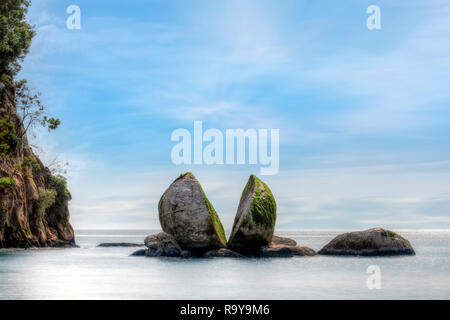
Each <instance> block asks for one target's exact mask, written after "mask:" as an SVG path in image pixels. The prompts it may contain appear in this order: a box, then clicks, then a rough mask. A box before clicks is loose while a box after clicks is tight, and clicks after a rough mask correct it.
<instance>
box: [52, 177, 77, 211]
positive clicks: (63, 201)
mask: <svg viewBox="0 0 450 320" xmlns="http://www.w3.org/2000/svg"><path fill="white" fill-rule="evenodd" d="M49 188H50V189H54V190H55V191H56V199H55V201H54V204H53V206H55V207H56V209H58V211H59V212H63V211H64V209H65V207H66V206H67V203H68V202H69V200H71V199H72V196H71V194H70V192H69V190H68V189H67V180H66V178H65V177H63V176H61V175H54V176H51V177H50V183H49Z"/></svg>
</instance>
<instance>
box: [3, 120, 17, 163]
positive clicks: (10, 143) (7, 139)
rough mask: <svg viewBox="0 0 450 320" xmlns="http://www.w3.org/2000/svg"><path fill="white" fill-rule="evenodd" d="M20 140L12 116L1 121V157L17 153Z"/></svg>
mask: <svg viewBox="0 0 450 320" xmlns="http://www.w3.org/2000/svg"><path fill="white" fill-rule="evenodd" d="M18 145H19V139H18V138H17V136H16V128H15V126H14V123H13V121H12V120H11V117H10V116H7V117H6V118H5V119H1V120H0V156H2V157H5V156H7V155H10V154H11V153H13V152H14V151H16V149H17V146H18Z"/></svg>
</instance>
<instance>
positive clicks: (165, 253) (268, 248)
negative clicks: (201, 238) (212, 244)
mask: <svg viewBox="0 0 450 320" xmlns="http://www.w3.org/2000/svg"><path fill="white" fill-rule="evenodd" d="M145 245H146V246H147V249H141V250H138V251H135V252H134V253H132V254H131V256H147V257H170V258H191V257H200V258H246V257H251V258H290V257H294V256H314V255H316V253H315V251H314V250H312V249H310V248H308V247H301V246H297V243H296V242H295V240H293V239H289V238H283V237H278V236H273V239H272V242H271V243H270V244H269V245H265V246H261V247H253V248H246V250H240V251H236V250H231V249H229V248H208V249H204V250H183V249H182V248H181V247H180V246H179V244H178V243H177V242H176V240H175V238H174V237H173V236H171V235H170V234H168V233H165V232H161V233H158V234H153V235H149V236H147V238H146V239H145Z"/></svg>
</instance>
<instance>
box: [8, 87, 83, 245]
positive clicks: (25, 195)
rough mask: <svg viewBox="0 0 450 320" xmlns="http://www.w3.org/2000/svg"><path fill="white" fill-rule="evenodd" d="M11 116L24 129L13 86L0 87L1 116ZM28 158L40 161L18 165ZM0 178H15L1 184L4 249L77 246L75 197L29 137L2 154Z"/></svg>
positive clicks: (14, 122)
mask: <svg viewBox="0 0 450 320" xmlns="http://www.w3.org/2000/svg"><path fill="white" fill-rule="evenodd" d="M8 117H10V119H11V121H12V123H13V124H14V126H15V130H16V132H20V130H21V128H20V127H19V126H20V125H21V124H20V123H21V121H20V120H21V119H20V117H19V115H18V113H17V108H16V105H15V102H14V91H13V89H4V90H0V119H6V118H8ZM27 157H28V159H34V161H35V162H36V163H37V165H34V168H31V169H28V170H17V168H14V165H17V164H20V163H21V162H22V161H23V160H24V158H25V159H26V158H27ZM0 178H6V179H11V178H12V180H14V183H13V184H12V185H7V184H0V248H11V247H21V248H23V247H72V246H75V237H74V232H73V228H72V226H71V225H70V223H69V208H68V201H69V200H70V199H71V196H70V193H69V191H68V190H67V187H66V182H65V179H64V178H62V177H60V176H53V175H52V174H51V172H50V170H49V169H48V168H47V167H45V166H44V165H43V164H42V162H41V161H40V159H39V158H38V157H37V156H36V155H35V154H34V153H33V151H32V149H31V147H30V146H29V144H28V140H27V138H26V136H25V137H23V139H22V146H21V147H20V148H18V149H17V150H16V151H15V152H13V153H12V154H10V155H8V156H7V157H0ZM7 181H8V180H7Z"/></svg>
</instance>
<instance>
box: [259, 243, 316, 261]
mask: <svg viewBox="0 0 450 320" xmlns="http://www.w3.org/2000/svg"><path fill="white" fill-rule="evenodd" d="M259 254H260V257H261V258H291V257H294V256H315V255H316V252H315V251H314V250H313V249H311V248H308V247H301V246H296V245H294V246H292V245H286V244H274V243H271V244H270V245H269V246H267V247H263V248H261V250H260V253H259Z"/></svg>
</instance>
